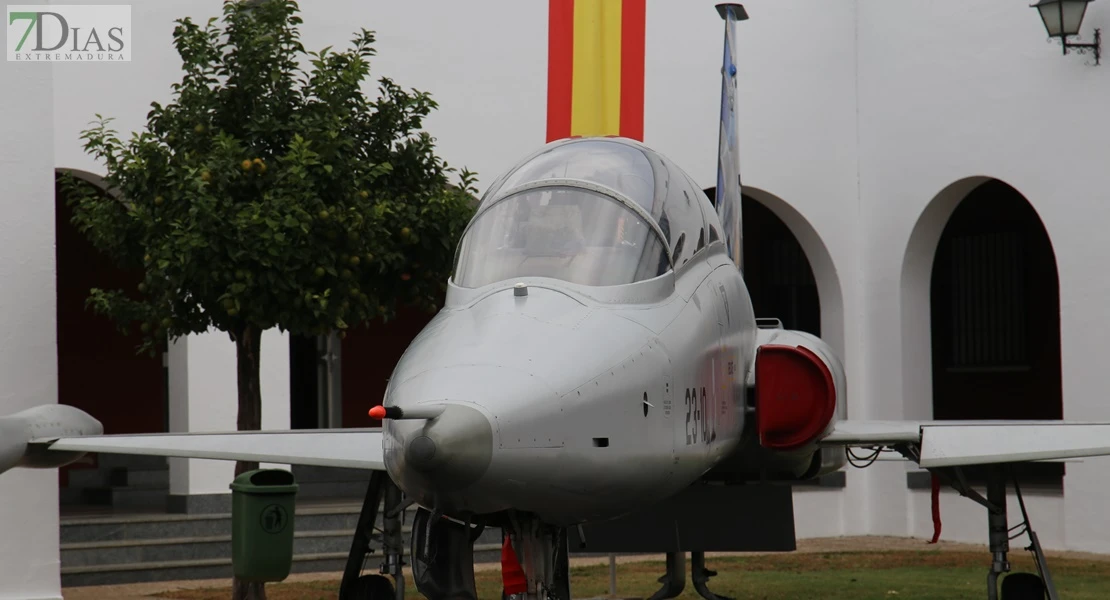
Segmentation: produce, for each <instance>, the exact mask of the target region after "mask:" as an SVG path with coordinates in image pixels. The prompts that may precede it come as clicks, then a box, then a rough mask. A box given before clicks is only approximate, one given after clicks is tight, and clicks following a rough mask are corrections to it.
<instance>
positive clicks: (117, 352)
mask: <svg viewBox="0 0 1110 600" xmlns="http://www.w3.org/2000/svg"><path fill="white" fill-rule="evenodd" d="M89 185H93V184H91V183H90V184H89ZM94 187H95V186H94ZM72 218H73V211H72V209H71V208H70V206H69V205H68V204H67V201H66V193H65V190H64V188H63V186H62V185H61V180H60V175H59V178H56V179H55V187H54V236H55V237H54V239H55V244H56V245H55V261H56V263H55V264H56V268H57V281H56V285H57V307H56V310H57V343H58V349H57V352H58V402H59V403H60V404H68V405H70V406H75V407H77V408H80V409H81V410H84V411H85V412H88V413H89V414H91V415H93V416H94V417H96V418H97V419H99V420H100V422H101V423H102V424H103V425H104V433H109V434H113V433H158V432H164V431H167V429H168V410H167V401H168V399H167V392H166V369H165V367H164V366H163V360H162V352H163V351H164V350H165V348H161V349H160V351H159V352H158V353H157V354H156V355H155V356H150V355H148V354H145V353H144V354H138V353H137V352H136V348H137V347H138V346H139V344H140V343H142V339H141V336H140V334H139V332H138V330H137V328H132V330H131V332H130V333H129V334H128V335H123V334H121V333H120V331H119V328H118V325H117V323H116V322H115V321H114V320H112V319H110V318H109V317H106V316H102V315H98V314H96V313H94V312H93V311H92V309H90V308H86V306H85V301H86V299H87V298H88V297H89V290H90V289H92V288H94V287H98V288H104V289H109V290H112V289H122V290H124V291H125V292H131V293H136V288H137V286H138V284H139V283H140V282H141V281H142V277H143V273H142V272H141V271H139V270H123V269H120V268H119V267H117V266H116V265H115V263H114V262H113V261H112V260H111V259H110V258H109V257H107V256H105V255H103V254H101V253H100V252H99V251H97V250H96V248H95V247H93V245H92V243H91V242H89V241H88V239H87V238H86V237H85V235H84V234H82V233H81V232H80V231H78V230H77V227H76V226H74V225H73V222H72ZM100 458H101V457H100V456H98V455H95V454H92V455H89V457H88V459H87V460H85V461H83V462H78V463H75V464H73V465H69V466H67V467H63V468H62V469H59V477H60V483H61V486H62V494H61V500H62V503H63V504H84V503H91V504H102V503H106V501H105V497H107V498H108V499H109V500H107V502H111V500H110V498H111V494H106V493H105V490H106V489H108V486H110V485H113V484H112V482H113V481H118V480H119V478H121V477H122V478H124V479H125V478H126V475H125V474H123V473H124V471H126V469H127V468H128V467H129V466H134V465H138V464H139V463H142V462H143V461H142V460H141V459H136V460H135V461H134V462H130V463H129V462H128V461H127V459H125V458H122V457H120V456H112V457H111V460H112V464H111V465H108V464H101V463H103V462H104V461H102V460H100ZM147 462H150V461H147ZM163 462H164V461H163ZM144 464H145V463H144ZM83 470H88V471H90V472H89V473H87V474H83V475H81V476H80V477H79V478H78V480H73V474H74V473H76V472H77V471H83ZM113 477H115V478H116V479H115V480H113V479H112V478H113ZM71 480H73V482H72V485H71Z"/></svg>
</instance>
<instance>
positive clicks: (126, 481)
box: [107, 467, 170, 490]
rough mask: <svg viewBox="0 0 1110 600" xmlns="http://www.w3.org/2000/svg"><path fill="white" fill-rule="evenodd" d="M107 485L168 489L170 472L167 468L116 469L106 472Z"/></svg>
mask: <svg viewBox="0 0 1110 600" xmlns="http://www.w3.org/2000/svg"><path fill="white" fill-rule="evenodd" d="M107 479H108V485H109V486H112V487H124V486H144V487H146V486H149V487H161V488H164V489H166V490H169V488H170V470H169V468H168V467H163V468H160V469H131V468H125V467H116V468H113V469H111V470H110V471H108V477H107Z"/></svg>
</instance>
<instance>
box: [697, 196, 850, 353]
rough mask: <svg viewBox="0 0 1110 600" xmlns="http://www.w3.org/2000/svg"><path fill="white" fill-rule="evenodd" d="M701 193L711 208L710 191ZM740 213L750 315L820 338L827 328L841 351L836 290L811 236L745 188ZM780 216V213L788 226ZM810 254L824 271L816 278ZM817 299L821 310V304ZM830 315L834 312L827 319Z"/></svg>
mask: <svg viewBox="0 0 1110 600" xmlns="http://www.w3.org/2000/svg"><path fill="white" fill-rule="evenodd" d="M704 191H705V194H706V196H708V197H709V201H710V202H711V203H714V205H715V204H716V188H707V189H706V190H704ZM772 206H774V207H775V210H772V208H771V207H772ZM740 210H741V215H742V219H741V222H742V227H743V230H744V231H743V234H744V248H743V253H744V282H745V284H746V285H747V287H748V292H749V293H750V294H751V297H752V308H753V309H754V310H755V316H756V317H757V318H777V319H779V320H780V321H782V325H783V327H785V328H787V329H797V330H800V331H806V332H809V333H812V334H814V335H816V336H823V337H825V338H826V340H828V338H829V337H830V331H829V330H830V329H832V336H831V337H832V338H835V339H834V340H833V341H831V342H830V343H832V344H834V347H836V348H837V350H838V351H841V350H842V348H840V347H839V346H840V344H841V343H842V339H841V337H840V330H839V328H838V327H836V324H837V323H839V318H838V317H839V311H840V286H839V283H838V282H837V279H836V273H835V269H833V267H832V259H831V258H830V257H829V256H828V252H827V251H826V250H825V246H824V244H823V243H822V242H821V240H820V238H819V237H818V236H817V233H816V232H815V231H814V230H813V228H812V227H811V226H810V225H809V223H808V222H807V221H806V220H805V218H804V217H802V216H801V215H800V214H799V213H798V212H797V211H796V210H794V209H793V208H792V207H790V206H789V205H788V204H786V202H784V201H783V200H781V199H779V198H777V197H776V196H774V195H772V194H769V193H767V192H764V191H762V190H759V189H756V188H751V187H745V189H744V194H743V195H742V196H741V206H740ZM780 215H785V217H786V218H787V219H789V220H790V221H791V223H790V224H788V223H787V222H786V220H784V218H783V217H782V216H780ZM796 231H800V232H801V235H802V236H804V237H805V238H806V240H805V241H806V242H808V244H804V243H803V241H802V240H799V238H798V235H797V234H796V233H795V232H796ZM807 246H809V247H808V248H807ZM811 256H814V257H815V258H814V260H816V261H817V262H818V263H819V264H821V265H822V266H823V267H824V270H823V272H822V273H821V274H820V275H817V274H816V273H815V271H814V269H813V266H812V264H811V262H810V261H811ZM822 300H824V301H825V302H826V303H827V305H826V306H822ZM830 313H837V314H836V315H834V318H832V319H830V318H829V316H830ZM830 326H832V327H830ZM822 330H824V333H822Z"/></svg>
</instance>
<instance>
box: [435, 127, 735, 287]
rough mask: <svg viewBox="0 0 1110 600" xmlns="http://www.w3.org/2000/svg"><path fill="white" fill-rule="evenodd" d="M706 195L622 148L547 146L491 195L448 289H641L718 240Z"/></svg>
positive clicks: (593, 143)
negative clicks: (508, 285)
mask: <svg viewBox="0 0 1110 600" xmlns="http://www.w3.org/2000/svg"><path fill="white" fill-rule="evenodd" d="M718 230H719V225H718V220H717V217H716V215H715V214H714V213H713V209H712V206H711V205H710V204H709V200H708V199H707V198H706V197H705V194H703V193H702V192H701V190H700V189H698V187H697V186H695V185H694V184H693V182H692V181H691V180H690V178H689V177H688V176H687V175H686V174H685V173H683V172H682V171H681V170H680V169H678V167H677V166H675V165H674V164H673V163H671V162H670V161H668V160H667V159H665V158H663V157H662V156H660V155H659V154H657V153H655V152H653V151H652V150H650V149H648V148H647V147H645V146H643V145H642V144H639V143H637V142H634V141H632V140H628V139H624V138H580V139H572V140H564V141H561V142H556V143H553V144H549V145H547V146H545V147H544V148H543V149H541V150H540V151H539V152H538V153H536V154H534V155H532V156H530V157H529V158H527V159H526V160H524V161H523V162H521V163H520V164H518V165H517V166H516V167H514V168H513V169H511V170H510V171H509V172H507V173H506V174H505V175H503V176H502V177H501V178H499V179H498V180H497V181H495V182H494V183H493V185H492V186H490V188H489V190H487V191H486V193H485V195H484V196H483V198H482V202H481V203H480V205H479V207H478V212H477V214H476V216H475V217H474V219H473V220H472V221H471V223H470V225H469V226H468V227H467V230H466V232H465V233H464V235H463V239H462V241H461V242H460V244H459V248H458V252H457V255H456V261H455V274H454V277H453V281H454V283H455V284H456V285H459V286H462V287H468V288H476V287H482V286H485V285H488V284H491V283H495V282H498V281H504V280H508V279H514V278H520V277H551V278H555V279H562V280H564V281H569V282H572V283H578V284H582V285H591V286H610V285H623V284H629V283H634V282H637V281H644V280H647V279H651V278H654V277H658V276H659V275H662V274H665V273H666V272H668V271H669V270H670V269H671V268H672V266H673V267H677V266H680V265H681V264H683V263H684V262H686V261H687V260H689V258H690V257H691V256H692V255H693V254H694V253H695V252H696V251H697V250H700V249H701V248H702V247H704V246H705V245H706V244H708V243H710V242H712V241H714V240H716V239H718V238H719V237H720V236H719V235H718V233H717V232H718Z"/></svg>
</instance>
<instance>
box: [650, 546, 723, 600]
mask: <svg viewBox="0 0 1110 600" xmlns="http://www.w3.org/2000/svg"><path fill="white" fill-rule="evenodd" d="M716 574H717V572H716V571H713V570H710V569H707V568H705V552H693V551H691V552H690V579H692V580H693V582H694V590H695V591H697V593H698V595H699V596H701V597H702V598H705V600H732V599H731V598H729V597H727V596H721V595H719V594H714V593H713V592H712V591H710V589H709V578H710V577H713V576H715V575H716ZM659 583H662V584H663V587H661V588H659V591H657V592H655V593H654V594H653V595H652V596H651V598H650V599H649V600H667V599H668V598H677V597H678V596H679V594H681V593H682V590H683V589H685V588H686V553H685V552H668V553H667V572H666V573H664V574H663V576H662V577H660V578H659Z"/></svg>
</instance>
